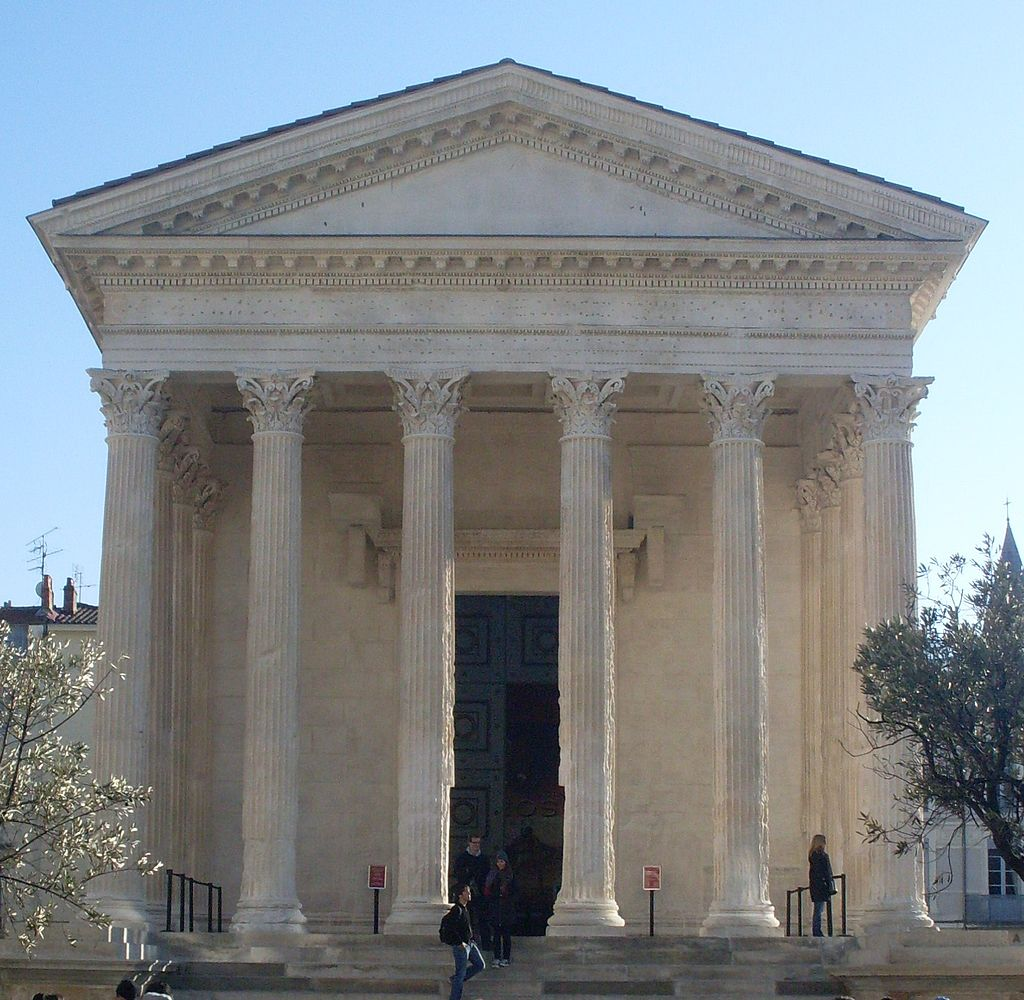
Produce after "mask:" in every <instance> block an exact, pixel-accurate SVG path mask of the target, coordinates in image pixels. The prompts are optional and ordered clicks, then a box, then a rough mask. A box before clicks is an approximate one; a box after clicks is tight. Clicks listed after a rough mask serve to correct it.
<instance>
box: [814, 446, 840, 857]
mask: <svg viewBox="0 0 1024 1000" xmlns="http://www.w3.org/2000/svg"><path fill="white" fill-rule="evenodd" d="M839 466H840V461H839V455H838V454H837V453H836V452H835V451H832V450H828V451H823V452H820V453H819V454H818V456H817V469H816V479H817V482H818V490H819V493H820V495H821V740H822V781H821V793H822V797H821V812H822V823H823V824H824V826H823V828H822V829H819V830H815V831H812V834H813V833H824V834H826V836H827V837H828V846H829V851H830V853H831V855H832V857H833V859H834V860H833V863H834V865H835V866H836V869H835V870H836V871H839V870H840V868H841V867H842V864H843V845H844V844H845V843H846V831H845V829H844V827H843V820H844V819H845V817H846V806H845V803H844V801H843V799H842V790H841V788H840V783H839V782H838V781H832V780H831V778H832V776H833V775H836V774H838V773H839V769H840V768H841V767H842V748H841V745H840V742H841V738H842V737H841V728H840V721H841V719H842V711H843V709H842V700H841V698H840V690H841V685H840V681H841V677H842V669H843V667H842V663H843V642H842V640H843V633H842V627H843V623H842V607H841V605H842V600H843V564H842V558H843V522H842V495H843V494H842V476H841V474H840V468H839Z"/></svg>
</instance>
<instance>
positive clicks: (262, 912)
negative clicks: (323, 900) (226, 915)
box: [231, 899, 306, 934]
mask: <svg viewBox="0 0 1024 1000" xmlns="http://www.w3.org/2000/svg"><path fill="white" fill-rule="evenodd" d="M305 923H306V918H305V916H304V915H303V913H302V907H301V906H299V902H298V900H296V899H290V900H250V901H246V900H242V901H241V902H240V903H239V904H238V908H237V909H236V910H235V915H234V917H232V919H231V932H232V933H233V934H244V933H246V932H248V931H283V932H285V933H289V934H305V932H306V927H305Z"/></svg>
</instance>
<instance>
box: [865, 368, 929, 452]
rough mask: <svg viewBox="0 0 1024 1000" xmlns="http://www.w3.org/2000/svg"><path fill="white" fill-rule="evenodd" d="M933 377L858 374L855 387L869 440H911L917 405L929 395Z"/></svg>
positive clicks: (867, 439) (866, 439) (867, 440)
mask: <svg viewBox="0 0 1024 1000" xmlns="http://www.w3.org/2000/svg"><path fill="white" fill-rule="evenodd" d="M931 382H932V379H930V378H901V377H900V376H898V375H890V376H888V377H887V378H884V379H870V378H865V377H858V376H855V377H854V380H853V390H854V393H855V394H856V397H857V401H858V403H859V410H860V415H861V417H862V419H863V433H864V440H865V441H866V442H871V441H909V440H910V432H911V430H913V428H914V421H915V420H916V419H917V405H918V403H920V402H921V400H922V399H924V398H925V397H926V396H927V395H928V386H929V385H930V384H931Z"/></svg>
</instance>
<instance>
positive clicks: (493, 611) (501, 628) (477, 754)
mask: <svg viewBox="0 0 1024 1000" xmlns="http://www.w3.org/2000/svg"><path fill="white" fill-rule="evenodd" d="M563 804H564V796H563V791H562V789H561V787H560V786H559V784H558V598H557V597H517V596H509V595H500V596H493V595H487V596H482V595H468V594H467V595H459V596H457V597H456V599H455V787H454V788H453V789H452V798H451V852H452V856H453V857H454V856H455V854H457V853H458V852H459V851H461V850H463V849H464V848H465V845H466V838H467V837H468V836H469V834H470V833H479V834H480V836H481V837H482V838H483V845H484V850H485V851H486V853H488V854H489V855H491V856H493V855H494V853H495V851H498V850H500V849H504V850H505V851H507V853H508V855H509V860H510V863H511V864H512V868H513V870H514V872H515V875H516V883H517V886H518V905H517V918H516V924H515V928H514V932H515V933H518V934H528V935H540V934H543V933H544V928H545V927H546V925H547V921H548V918H549V917H550V916H551V912H552V907H553V906H554V900H555V896H556V895H557V892H558V887H559V884H560V883H561V873H562V815H563Z"/></svg>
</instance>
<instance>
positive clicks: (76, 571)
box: [71, 563, 96, 594]
mask: <svg viewBox="0 0 1024 1000" xmlns="http://www.w3.org/2000/svg"><path fill="white" fill-rule="evenodd" d="M71 575H72V577H73V578H74V581H75V593H76V594H81V593H82V591H83V590H85V589H86V588H87V587H88V588H89V589H90V590H92V588H93V587H95V586H96V584H95V583H82V580H83V578H84V577H85V571H84V570H83V569H82V566H81V563H74V564H73V565H72V567H71Z"/></svg>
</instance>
